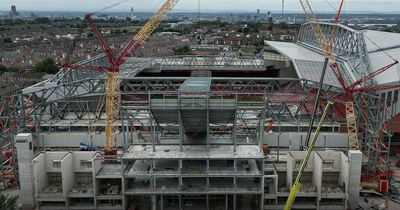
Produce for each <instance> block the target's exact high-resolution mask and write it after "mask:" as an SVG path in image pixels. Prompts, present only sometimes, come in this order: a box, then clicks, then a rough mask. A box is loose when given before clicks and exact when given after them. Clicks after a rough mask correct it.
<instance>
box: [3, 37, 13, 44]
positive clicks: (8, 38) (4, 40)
mask: <svg viewBox="0 0 400 210" xmlns="http://www.w3.org/2000/svg"><path fill="white" fill-rule="evenodd" d="M3 42H4V44H7V43H13V40H12V39H11V38H10V37H5V38H3Z"/></svg>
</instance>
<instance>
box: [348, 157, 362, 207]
mask: <svg viewBox="0 0 400 210" xmlns="http://www.w3.org/2000/svg"><path fill="white" fill-rule="evenodd" d="M348 156H349V160H350V166H349V179H348V180H349V184H348V185H349V205H350V207H351V208H356V207H357V206H358V202H359V200H360V182H361V180H360V177H361V165H362V153H361V152H360V151H359V150H349V153H348Z"/></svg>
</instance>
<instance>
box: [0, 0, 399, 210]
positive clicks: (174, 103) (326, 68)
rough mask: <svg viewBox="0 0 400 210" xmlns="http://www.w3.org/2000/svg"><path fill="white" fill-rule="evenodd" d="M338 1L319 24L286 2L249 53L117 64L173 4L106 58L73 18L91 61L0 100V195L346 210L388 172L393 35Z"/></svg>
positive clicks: (168, 205)
mask: <svg viewBox="0 0 400 210" xmlns="http://www.w3.org/2000/svg"><path fill="white" fill-rule="evenodd" d="M338 2H340V5H339V6H338V8H339V9H338V13H337V15H336V19H335V20H333V21H332V22H330V23H324V22H319V21H318V19H317V18H316V15H315V14H314V11H313V9H312V8H311V6H310V3H309V2H308V1H307V0H300V3H301V5H302V9H304V11H305V14H306V16H307V18H308V21H309V22H308V23H306V24H303V25H302V26H301V29H300V31H299V34H298V39H297V41H296V42H293V43H288V42H276V41H265V43H264V45H265V46H264V48H265V54H264V56H263V57H247V56H228V55H215V56H214V55H213V56H175V57H157V58H138V57H133V56H132V55H133V53H134V51H135V50H136V49H138V48H139V47H141V46H142V45H143V44H144V43H145V41H146V39H147V38H148V37H149V36H151V34H152V33H153V31H154V30H155V29H156V28H157V27H158V25H159V24H160V23H161V21H162V20H163V18H164V17H165V16H166V15H167V14H168V12H170V11H171V10H172V9H173V8H174V6H175V5H176V4H177V3H178V0H165V2H164V3H163V4H162V6H161V7H160V9H159V10H158V11H157V12H156V13H155V14H154V16H152V17H151V18H150V19H149V20H148V22H147V23H146V24H145V25H144V26H143V27H142V28H141V30H140V31H139V32H138V33H137V34H136V35H135V36H134V38H132V40H130V41H129V42H128V43H127V44H126V47H125V48H124V49H123V50H122V51H121V52H117V53H116V52H113V49H112V48H111V47H110V45H111V43H107V41H106V40H105V39H104V37H103V35H102V31H101V29H100V28H99V27H98V26H97V25H96V22H95V21H94V20H93V19H92V18H91V16H92V14H87V15H86V16H85V21H86V22H87V24H88V25H89V26H90V27H91V29H92V31H93V34H94V36H95V37H96V38H97V39H98V41H99V46H101V48H102V49H103V51H104V53H103V54H100V55H98V56H96V57H94V58H91V59H89V60H84V61H80V62H78V63H75V64H65V65H64V66H63V68H61V69H60V71H59V72H58V73H57V74H56V75H54V76H53V77H51V78H50V79H47V80H45V81H43V82H40V83H37V84H34V85H32V86H29V87H26V88H24V89H23V90H22V91H20V92H18V93H15V94H12V95H10V94H8V95H7V96H4V97H3V98H1V102H0V130H1V134H0V136H1V139H0V142H1V143H2V147H1V150H2V151H1V164H2V165H1V171H2V175H1V176H2V181H3V186H4V187H5V188H10V189H11V188H18V189H19V201H20V204H21V206H22V207H23V208H24V209H39V210H58V209H60V210H64V209H71V210H72V209H76V210H78V209H79V210H89V209H91V210H94V209H98V210H100V209H104V210H148V209H151V210H174V209H182V210H185V209H191V210H192V209H193V210H196V209H199V210H204V209H207V210H219V209H221V210H231V209H233V210H250V209H259V210H266V209H271V210H272V209H316V210H317V209H318V210H322V209H325V210H336V209H338V210H339V209H341V210H345V209H358V208H359V203H360V200H361V199H362V198H361V197H360V191H362V190H365V189H368V190H373V191H376V192H380V193H387V192H388V191H389V186H390V181H391V178H392V176H393V175H394V174H395V173H396V167H395V166H393V162H395V161H396V160H397V159H393V157H391V156H392V155H391V154H392V153H393V151H395V150H396V149H399V148H398V147H396V146H398V143H397V144H396V142H400V117H399V116H400V102H399V96H400V95H399V90H400V65H399V62H398V60H397V59H398V58H399V57H400V34H396V33H390V32H380V31H372V30H365V31H357V30H354V29H352V28H349V27H347V26H345V25H343V24H341V20H340V17H341V10H342V5H343V0H342V1H338ZM338 4H339V3H338ZM299 9H300V8H299ZM393 145H395V146H393ZM391 151H392V152H391ZM394 209H396V208H394Z"/></svg>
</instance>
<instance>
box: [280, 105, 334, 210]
mask: <svg viewBox="0 0 400 210" xmlns="http://www.w3.org/2000/svg"><path fill="white" fill-rule="evenodd" d="M332 105H333V102H332V101H328V103H327V105H326V106H325V110H324V113H323V114H322V117H321V120H320V121H319V123H318V127H317V130H316V131H315V133H314V136H313V138H312V140H311V143H310V145H309V147H308V150H307V155H306V157H305V158H304V160H303V161H302V163H301V166H300V170H299V173H298V174H297V177H296V180H295V181H294V183H293V186H292V189H291V190H290V193H289V197H288V199H287V201H286V204H285V207H284V210H290V209H291V208H292V205H293V202H294V200H295V199H296V194H297V192H299V190H300V186H301V183H300V179H301V176H302V174H303V172H304V170H305V168H306V166H307V163H308V160H309V159H310V156H311V153H312V151H313V149H314V145H315V143H316V142H317V138H318V135H319V132H320V130H321V127H322V125H323V124H324V121H325V118H326V116H327V114H328V111H329V108H330V107H331V106H332Z"/></svg>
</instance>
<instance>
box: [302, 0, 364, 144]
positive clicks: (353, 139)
mask: <svg viewBox="0 0 400 210" xmlns="http://www.w3.org/2000/svg"><path fill="white" fill-rule="evenodd" d="M300 3H301V6H302V7H303V10H304V12H305V14H306V16H307V19H308V21H309V22H310V24H311V27H312V29H313V31H314V35H315V37H316V39H317V42H318V44H319V46H320V48H321V49H323V50H324V52H323V53H324V55H325V57H326V59H329V61H328V63H329V64H330V66H331V68H332V70H333V71H334V73H335V74H336V76H337V77H338V80H339V82H340V83H341V84H342V86H345V82H344V80H343V78H342V77H341V76H340V72H339V69H338V64H337V62H336V58H335V57H334V56H333V54H332V47H333V42H334V39H335V37H336V32H337V28H338V23H339V19H340V15H341V11H342V7H343V4H344V0H341V2H340V6H339V9H338V12H337V14H336V17H335V22H334V25H333V27H332V31H331V33H330V36H329V37H328V40H326V39H325V36H324V33H323V31H322V29H321V26H320V24H319V22H318V19H317V17H316V16H315V13H314V11H313V9H312V7H311V5H310V2H309V1H308V0H300ZM324 68H327V66H324ZM346 97H347V98H348V97H350V96H346ZM345 109H346V122H347V135H348V145H349V149H352V150H359V149H361V144H360V140H359V138H358V133H357V123H356V116H355V113H354V103H353V101H351V100H347V102H346V103H345Z"/></svg>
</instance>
